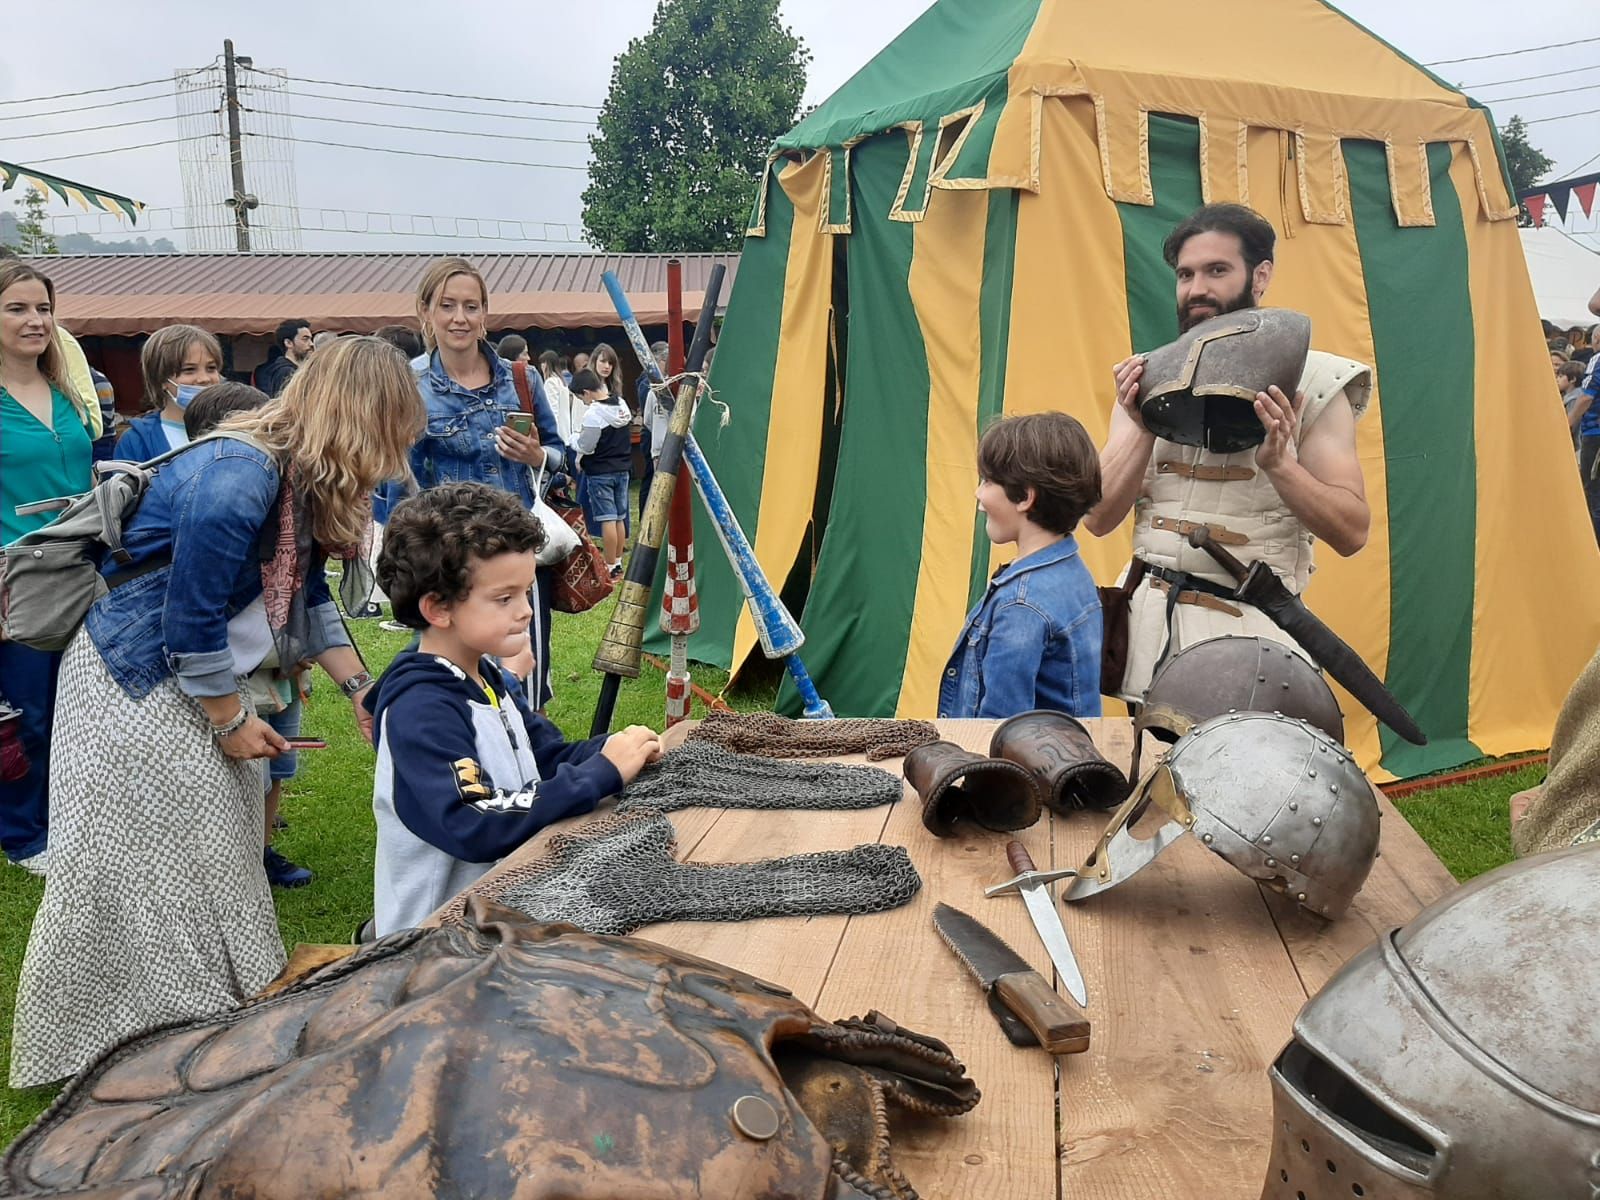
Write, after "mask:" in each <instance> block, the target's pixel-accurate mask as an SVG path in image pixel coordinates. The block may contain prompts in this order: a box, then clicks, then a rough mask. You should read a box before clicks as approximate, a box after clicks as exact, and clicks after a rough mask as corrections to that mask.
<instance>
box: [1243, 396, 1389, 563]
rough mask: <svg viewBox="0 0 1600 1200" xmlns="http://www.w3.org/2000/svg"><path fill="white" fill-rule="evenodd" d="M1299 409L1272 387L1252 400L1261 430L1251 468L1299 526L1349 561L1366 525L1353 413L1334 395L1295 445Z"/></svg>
mask: <svg viewBox="0 0 1600 1200" xmlns="http://www.w3.org/2000/svg"><path fill="white" fill-rule="evenodd" d="M1303 405H1304V397H1303V396H1296V397H1295V403H1294V404H1293V405H1291V404H1290V403H1289V401H1288V400H1287V398H1285V396H1284V395H1283V393H1282V392H1280V391H1278V389H1277V388H1273V389H1272V390H1271V392H1270V393H1262V394H1260V395H1258V396H1257V397H1256V413H1257V415H1258V416H1260V417H1261V419H1262V423H1263V424H1264V425H1266V426H1267V439H1266V441H1265V442H1263V443H1262V446H1261V449H1260V450H1259V451H1257V453H1256V465H1257V466H1259V467H1260V468H1261V469H1262V470H1264V471H1265V472H1266V473H1267V478H1268V479H1269V480H1270V481H1271V482H1272V486H1273V487H1274V488H1276V489H1277V492H1278V495H1279V496H1281V497H1282V498H1283V502H1284V503H1285V504H1287V505H1288V506H1289V511H1290V512H1292V513H1294V515H1295V516H1297V517H1298V518H1300V523H1301V524H1303V525H1304V526H1305V527H1306V528H1307V529H1309V530H1310V531H1311V532H1312V533H1313V534H1315V535H1316V536H1317V537H1319V538H1321V539H1322V540H1323V541H1325V542H1327V543H1328V545H1330V546H1332V547H1333V549H1334V551H1335V553H1337V554H1340V555H1342V556H1344V557H1349V556H1350V555H1352V554H1354V553H1355V552H1356V551H1357V550H1359V549H1361V547H1363V546H1365V545H1366V544H1367V533H1368V530H1369V529H1370V528H1371V525H1372V510H1371V509H1370V508H1369V507H1368V506H1367V489H1366V484H1365V482H1364V481H1363V479H1362V475H1361V460H1360V459H1359V458H1357V457H1356V418H1355V412H1354V411H1353V410H1352V409H1351V407H1350V400H1349V398H1348V397H1347V396H1346V395H1345V394H1344V393H1343V392H1340V393H1339V395H1337V396H1335V397H1334V398H1333V399H1332V400H1330V401H1329V402H1328V405H1327V407H1326V408H1325V409H1323V411H1322V416H1321V417H1320V418H1319V419H1318V420H1317V423H1316V424H1315V425H1313V426H1312V427H1311V430H1310V432H1308V433H1307V434H1306V435H1305V438H1304V439H1303V440H1302V441H1301V442H1300V443H1299V445H1298V447H1296V445H1295V442H1294V432H1295V430H1296V429H1297V428H1298V425H1299V416H1300V409H1301V407H1302V406H1303Z"/></svg>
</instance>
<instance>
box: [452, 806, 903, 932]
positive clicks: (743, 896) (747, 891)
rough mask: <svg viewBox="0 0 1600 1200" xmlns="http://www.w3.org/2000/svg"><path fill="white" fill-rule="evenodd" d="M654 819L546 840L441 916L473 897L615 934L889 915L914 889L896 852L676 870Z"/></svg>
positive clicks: (458, 911)
mask: <svg viewBox="0 0 1600 1200" xmlns="http://www.w3.org/2000/svg"><path fill="white" fill-rule="evenodd" d="M676 849H677V836H676V833H675V831H674V830H673V827H672V822H671V821H670V820H669V819H667V818H666V817H664V816H662V815H660V814H659V813H636V814H632V815H629V814H622V813H619V814H617V815H615V816H610V817H603V818H601V819H600V820H598V821H592V822H590V823H589V824H587V825H583V826H580V827H579V828H577V829H574V830H573V831H572V832H570V833H562V834H557V835H556V836H555V837H553V838H551V839H550V842H549V844H548V846H547V847H546V853H545V856H544V857H543V858H541V859H538V860H537V861H534V862H529V863H525V864H521V865H519V866H516V867H514V868H511V869H510V870H507V871H505V872H502V873H501V874H499V875H495V876H490V877H488V878H485V879H483V880H481V881H480V882H478V883H476V884H474V885H473V886H472V887H470V888H468V889H467V890H466V891H465V892H463V893H461V895H459V896H457V897H456V899H455V900H453V901H452V902H451V903H450V905H449V906H448V907H447V908H446V909H445V910H444V912H443V913H442V914H441V919H442V921H443V923H444V924H447V925H448V924H460V923H461V922H462V921H463V920H464V914H465V912H466V897H467V896H469V895H479V896H483V897H485V898H487V899H490V900H494V901H496V902H497V903H500V904H504V905H506V906H507V907H509V908H514V909H516V910H517V911H519V912H522V913H526V914H527V915H528V916H530V917H533V918H534V919H535V920H539V921H567V922H570V923H571V924H573V925H576V926H578V928H580V929H583V930H585V931H587V932H589V933H615V934H625V933H630V932H632V931H633V930H635V929H638V928H639V927H640V926H642V925H653V924H656V923H658V922H661V921H747V920H750V919H751V918H753V917H782V916H821V915H827V914H835V913H837V914H845V915H855V914H860V913H873V912H883V911H885V910H887V909H891V908H898V907H899V906H900V905H902V904H904V903H905V902H906V901H908V900H910V899H911V897H912V896H914V895H915V894H916V893H917V890H918V889H919V888H921V887H922V879H921V877H920V876H919V875H918V874H917V869H916V868H915V867H914V866H912V865H911V859H910V857H909V856H908V855H907V854H906V851H905V848H904V847H903V846H882V845H878V844H876V843H868V844H866V845H862V846H857V847H855V848H854V849H851V850H834V851H826V852H822V853H816V854H795V855H791V856H790V857H788V858H772V859H766V860H764V861H762V862H745V863H681V862H678V861H677V860H676V859H675V858H674V857H673V851H674V850H676Z"/></svg>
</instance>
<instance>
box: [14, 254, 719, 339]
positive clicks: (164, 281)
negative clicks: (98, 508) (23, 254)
mask: <svg viewBox="0 0 1600 1200" xmlns="http://www.w3.org/2000/svg"><path fill="white" fill-rule="evenodd" d="M441 257H443V256H442V255H438V254H404V253H396V254H388V253H359V254H321V253H301V254H115V255H112V254H64V255H52V256H50V257H48V258H37V259H34V260H32V262H33V264H34V265H35V266H37V267H39V269H41V270H42V271H43V272H44V273H45V274H46V275H48V276H49V277H50V278H51V280H52V281H53V282H54V284H55V287H56V307H57V310H58V312H59V313H60V316H61V320H62V323H63V324H65V325H66V326H67V327H68V328H69V329H71V330H72V331H73V332H74V333H77V334H80V335H85V336H96V335H100V336H104V335H108V334H124V335H133V334H142V333H152V332H154V331H155V330H157V329H160V328H161V327H162V326H164V325H171V324H176V323H180V322H181V323H187V324H191V325H199V326H200V327H201V328H203V329H209V330H211V331H212V332H213V333H218V334H228V335H233V336H238V335H241V334H259V335H270V334H271V333H272V331H273V330H274V329H275V328H276V327H277V325H278V322H280V321H282V320H284V319H286V318H303V319H305V320H308V321H310V322H311V324H312V327H313V328H314V329H317V330H319V331H320V330H323V329H331V330H334V331H336V332H339V333H371V332H372V331H373V330H375V329H377V328H378V327H380V326H382V325H390V324H395V323H397V322H398V323H405V324H410V325H413V326H414V325H415V323H416V301H415V296H416V286H417V280H418V279H419V278H420V277H421V275H422V272H423V271H424V270H425V269H426V268H427V266H428V264H429V263H431V262H434V261H435V260H437V259H438V258H441ZM466 257H467V261H469V262H471V263H472V264H473V265H474V266H476V267H477V268H478V269H479V270H480V271H481V272H482V273H483V277H484V279H485V280H486V281H487V282H488V284H489V319H488V322H487V325H488V329H489V332H491V333H493V332H498V331H502V330H507V329H529V328H542V329H576V328H582V327H585V326H589V327H602V328H603V327H606V326H615V325H616V324H617V315H616V312H615V310H613V308H612V306H611V300H610V297H608V296H607V295H606V292H605V289H604V288H603V287H602V285H601V283H600V276H601V274H602V273H603V272H605V271H615V272H616V273H617V277H618V278H619V279H620V280H621V281H622V286H623V288H624V289H625V290H626V291H627V293H628V298H629V299H630V300H631V301H632V303H633V308H634V312H635V314H636V315H637V316H638V318H639V321H640V323H641V324H644V325H660V324H663V323H665V321H666V319H667V317H666V313H667V298H666V286H667V260H668V258H669V257H676V258H678V259H679V261H681V262H682V263H683V290H684V296H683V303H684V312H685V315H686V317H687V318H688V319H689V320H693V319H694V318H695V317H696V316H697V315H698V314H699V310H700V304H701V301H702V299H703V296H704V288H705V283H706V279H707V277H708V276H709V275H710V272H711V267H712V266H713V265H714V264H715V263H719V262H720V263H722V264H724V265H725V266H726V267H727V268H728V275H727V278H726V280H725V281H724V282H723V287H722V305H723V306H726V304H727V301H728V296H729V295H730V294H731V293H732V290H733V278H734V275H735V274H736V273H737V271H738V265H739V256H738V255H737V254H680V255H676V256H669V255H665V254H474V255H467V256H466Z"/></svg>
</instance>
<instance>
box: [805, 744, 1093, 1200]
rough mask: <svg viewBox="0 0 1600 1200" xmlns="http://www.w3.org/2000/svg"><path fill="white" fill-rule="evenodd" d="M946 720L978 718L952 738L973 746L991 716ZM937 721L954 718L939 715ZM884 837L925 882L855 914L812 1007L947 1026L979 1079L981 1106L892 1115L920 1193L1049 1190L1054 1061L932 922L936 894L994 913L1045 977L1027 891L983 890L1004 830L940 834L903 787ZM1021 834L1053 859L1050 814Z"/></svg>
mask: <svg viewBox="0 0 1600 1200" xmlns="http://www.w3.org/2000/svg"><path fill="white" fill-rule="evenodd" d="M950 724H952V725H961V726H970V727H971V728H969V729H967V730H965V731H964V734H965V736H958V737H955V738H953V739H952V740H959V741H962V742H963V743H965V744H967V745H969V746H970V745H972V744H973V739H974V738H975V737H978V736H979V732H981V740H982V742H983V745H984V746H985V747H986V746H987V744H988V740H987V739H988V733H987V730H988V729H989V728H991V727H992V722H953V723H950ZM979 726H982V729H981V731H979V729H978V727H979ZM941 728H947V726H945V725H944V723H941ZM947 735H948V734H947ZM884 766H886V767H891V768H893V769H894V770H897V771H898V770H899V769H900V766H901V762H900V760H899V759H893V760H890V761H889V762H886V763H885V764H884ZM883 840H884V841H885V842H887V843H890V844H893V845H900V846H905V847H906V849H907V851H908V852H909V853H910V855H911V860H912V862H914V863H915V864H916V866H917V870H918V871H919V872H920V873H921V875H922V885H923V886H922V890H921V891H920V892H919V893H918V894H917V896H916V897H915V899H913V900H912V902H911V903H910V904H908V905H906V906H904V907H902V908H898V909H895V910H894V911H892V912H887V913H879V914H876V915H874V916H870V917H856V918H853V919H852V920H851V921H850V924H849V927H848V928H847V929H846V930H845V937H844V941H843V943H842V944H841V945H840V947H839V953H838V956H837V958H836V959H835V960H834V963H833V969H832V970H831V971H829V973H828V979H827V984H826V985H825V987H824V988H823V991H822V996H821V998H820V1000H819V1001H818V1003H817V1005H816V1007H817V1010H818V1011H819V1012H820V1013H822V1014H823V1015H824V1016H828V1017H844V1016H859V1015H861V1014H862V1013H864V1012H866V1011H867V1010H869V1009H874V1008H875V1009H878V1010H880V1011H881V1012H883V1013H886V1014H887V1015H888V1016H890V1017H891V1018H893V1019H894V1020H895V1021H898V1022H900V1023H901V1024H903V1025H905V1026H906V1027H908V1028H910V1029H915V1030H916V1031H917V1032H919V1033H926V1034H931V1035H932V1036H934V1037H937V1038H940V1039H942V1040H944V1041H945V1042H948V1043H949V1045H950V1048H951V1050H952V1051H954V1053H955V1055H956V1057H958V1058H959V1059H961V1061H962V1062H963V1063H965V1064H966V1066H967V1071H968V1073H969V1074H970V1075H971V1076H972V1078H973V1079H974V1080H976V1081H977V1084H978V1086H979V1088H981V1089H982V1091H983V1099H982V1100H981V1101H980V1102H979V1104H978V1107H977V1108H976V1109H974V1110H973V1111H972V1112H971V1113H969V1114H967V1115H966V1116H964V1117H960V1118H957V1119H955V1120H936V1121H914V1122H900V1123H898V1124H897V1134H896V1140H895V1150H894V1153H895V1160H896V1161H897V1162H898V1163H899V1165H900V1167H901V1169H902V1170H904V1171H905V1173H906V1175H907V1176H908V1177H909V1178H910V1180H911V1181H912V1183H913V1184H915V1185H916V1187H917V1190H918V1191H920V1192H921V1193H922V1194H923V1195H924V1196H930V1197H931V1196H939V1197H984V1198H989V1197H996V1198H998V1197H1006V1198H1007V1200H1010V1198H1013V1197H1015V1198H1017V1200H1036V1198H1044V1197H1052V1196H1054V1195H1055V1188H1056V1169H1055V1161H1054V1159H1055V1083H1054V1075H1055V1064H1054V1062H1053V1060H1052V1059H1051V1058H1050V1056H1049V1055H1047V1054H1045V1053H1044V1052H1043V1051H1042V1050H1038V1049H1027V1050H1024V1049H1019V1048H1017V1047H1015V1046H1013V1045H1011V1043H1010V1042H1008V1041H1006V1039H1005V1035H1004V1034H1002V1033H1001V1032H1000V1028H999V1026H998V1025H996V1024H995V1020H994V1017H993V1016H992V1015H991V1014H990V1012H989V1010H988V1007H987V1005H986V1004H985V1002H984V998H983V995H982V993H981V992H980V991H979V988H978V985H977V983H976V981H975V980H973V978H972V976H971V975H969V974H968V973H967V971H966V969H965V968H964V967H963V966H962V965H961V963H960V962H959V961H958V960H957V958H956V956H955V955H954V954H953V953H951V951H950V950H949V949H948V947H946V946H945V945H944V943H943V941H942V940H941V939H940V938H939V935H938V934H937V933H936V932H935V930H934V928H933V907H934V905H935V904H936V903H937V902H939V901H941V900H942V901H944V902H945V903H947V904H952V905H954V906H955V907H956V908H959V909H962V910H963V911H965V912H968V913H971V914H972V915H973V916H975V917H977V918H978V919H979V920H980V921H982V922H983V923H984V924H986V925H988V926H989V927H990V928H992V929H993V930H994V931H995V932H996V933H998V934H999V935H1000V936H1001V937H1002V938H1004V939H1005V940H1006V941H1007V942H1008V943H1009V944H1010V945H1011V946H1012V948H1013V949H1015V950H1016V951H1017V953H1019V954H1020V955H1022V956H1023V958H1025V959H1027V960H1028V962H1029V963H1031V964H1032V965H1033V967H1034V968H1035V969H1036V970H1038V971H1040V972H1041V973H1042V974H1044V975H1045V977H1046V978H1049V977H1050V971H1051V967H1050V959H1049V956H1048V955H1047V954H1046V953H1045V951H1044V947H1043V946H1042V945H1041V944H1040V942H1039V939H1038V938H1037V937H1036V936H1035V935H1034V932H1033V926H1032V924H1031V923H1030V922H1029V920H1028V916H1027V912H1026V910H1025V909H1024V908H1023V906H1022V904H1021V902H1020V901H1019V900H1017V899H1016V898H1015V897H999V898H996V899H993V900H988V899H985V898H984V895H983V889H984V887H985V886H987V885H989V884H994V883H999V882H1002V881H1003V880H1005V879H1006V878H1007V877H1008V875H1009V868H1008V867H1007V865H1006V861H1005V851H1004V847H1005V843H1006V841H1007V840H1008V835H1005V834H998V833H989V832H987V831H983V830H976V831H972V830H969V831H968V832H967V833H966V834H965V835H964V836H960V837H954V838H936V837H934V836H933V834H931V833H929V832H928V830H927V829H926V828H925V827H924V826H923V824H922V811H921V802H920V801H919V800H918V799H917V797H916V794H915V793H914V792H912V791H911V789H910V788H909V787H907V789H906V798H905V799H904V800H902V801H901V802H900V803H899V804H897V805H895V807H894V811H893V812H892V813H891V814H890V817H889V823H888V827H887V828H886V829H885V830H884V835H883ZM1021 841H1022V842H1023V843H1024V844H1025V845H1026V846H1027V847H1028V849H1029V852H1030V853H1031V854H1032V855H1033V856H1034V858H1035V861H1038V862H1045V861H1047V860H1048V855H1049V847H1050V842H1049V825H1048V823H1047V822H1044V821H1041V822H1039V823H1038V824H1037V825H1035V826H1034V827H1033V828H1032V829H1029V830H1027V831H1025V832H1024V833H1023V835H1022V837H1021ZM1075 1057H1076V1058H1081V1057H1082V1056H1081V1055H1079V1056H1075ZM1063 1061H1064V1062H1067V1063H1069V1064H1070V1063H1071V1062H1072V1061H1073V1060H1072V1059H1066V1060H1063ZM1068 1069H1069V1070H1070V1069H1071V1067H1070V1066H1069V1067H1068Z"/></svg>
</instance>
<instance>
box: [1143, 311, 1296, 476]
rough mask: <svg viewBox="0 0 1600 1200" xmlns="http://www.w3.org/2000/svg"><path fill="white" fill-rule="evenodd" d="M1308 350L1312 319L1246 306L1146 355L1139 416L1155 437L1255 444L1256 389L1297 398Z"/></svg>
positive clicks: (1218, 448)
mask: <svg viewBox="0 0 1600 1200" xmlns="http://www.w3.org/2000/svg"><path fill="white" fill-rule="evenodd" d="M1310 350H1311V319H1310V318H1309V317H1307V316H1306V315H1305V314H1304V313H1298V312H1294V311H1292V310H1290V309H1287V308H1245V309H1240V310H1238V311H1237V312H1231V313H1223V314H1221V315H1220V316H1215V317H1212V318H1211V319H1210V320H1206V321H1201V322H1200V323H1199V324H1198V325H1196V326H1195V327H1194V328H1193V329H1191V330H1189V332H1188V333H1186V334H1184V335H1183V336H1182V337H1180V338H1179V339H1178V340H1177V341H1175V342H1168V343H1167V344H1166V345H1165V346H1162V347H1160V348H1159V349H1156V350H1152V351H1150V353H1148V354H1146V355H1145V356H1144V373H1143V375H1141V376H1140V378H1139V396H1138V404H1139V416H1140V418H1141V419H1142V420H1143V421H1144V424H1145V427H1146V428H1147V429H1149V430H1150V432H1151V433H1153V434H1155V435H1156V436H1157V437H1163V438H1166V439H1167V440H1168V441H1172V442H1177V443H1179V444H1180V445H1184V446H1201V447H1203V448H1205V449H1207V450H1211V451H1214V452H1215V453H1217V454H1233V453H1235V452H1237V451H1240V450H1248V449H1249V448H1250V447H1252V446H1259V445H1260V444H1261V442H1262V440H1263V439H1264V438H1265V437H1266V431H1265V430H1264V429H1263V427H1262V425H1261V421H1260V419H1259V418H1258V417H1257V416H1256V412H1255V400H1256V393H1257V392H1264V391H1266V390H1267V388H1268V387H1271V386H1274V385H1276V386H1277V387H1278V388H1280V389H1281V390H1282V391H1283V394H1284V395H1285V396H1287V397H1289V398H1290V399H1293V398H1294V394H1295V389H1296V387H1297V386H1298V384H1299V382H1300V376H1301V375H1302V374H1303V373H1304V371H1305V367H1306V355H1307V354H1309V353H1310Z"/></svg>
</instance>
